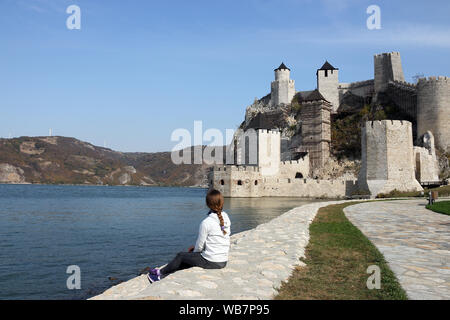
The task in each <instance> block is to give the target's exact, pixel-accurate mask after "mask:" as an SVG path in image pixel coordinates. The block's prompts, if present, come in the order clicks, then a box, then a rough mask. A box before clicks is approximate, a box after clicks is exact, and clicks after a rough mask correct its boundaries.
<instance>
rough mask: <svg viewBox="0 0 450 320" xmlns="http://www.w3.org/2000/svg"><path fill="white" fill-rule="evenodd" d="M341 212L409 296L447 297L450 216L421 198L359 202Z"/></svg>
mask: <svg viewBox="0 0 450 320" xmlns="http://www.w3.org/2000/svg"><path fill="white" fill-rule="evenodd" d="M344 212H345V214H346V216H347V218H348V219H349V220H350V221H351V222H352V223H353V224H354V225H355V226H357V227H358V228H359V229H360V230H361V231H362V232H363V233H364V234H365V235H366V236H367V237H368V238H369V239H370V240H371V241H372V243H373V244H374V245H376V246H377V248H378V249H379V250H380V252H382V253H383V255H384V257H385V258H386V260H387V261H388V263H389V266H390V268H391V270H392V271H393V272H394V273H395V275H396V276H397V278H398V279H399V281H400V284H401V286H402V287H403V288H404V289H405V291H406V293H407V294H408V297H409V298H410V299H450V216H447V215H444V214H439V213H435V212H432V211H430V210H427V209H426V208H425V200H399V201H389V202H384V201H380V202H369V203H362V204H358V205H354V206H349V207H347V208H345V209H344ZM381 276H383V275H381Z"/></svg>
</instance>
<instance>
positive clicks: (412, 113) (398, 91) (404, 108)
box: [384, 81, 417, 120]
mask: <svg viewBox="0 0 450 320" xmlns="http://www.w3.org/2000/svg"><path fill="white" fill-rule="evenodd" d="M384 94H385V95H386V96H387V97H388V98H389V101H392V102H394V103H395V105H396V106H397V107H398V108H399V109H400V111H401V112H402V113H403V114H406V115H408V116H409V117H410V118H411V119H413V120H416V117H417V88H416V85H414V84H411V83H408V82H404V81H403V82H401V81H389V83H388V85H387V88H386V91H385V92H384Z"/></svg>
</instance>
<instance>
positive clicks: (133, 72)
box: [0, 0, 450, 151]
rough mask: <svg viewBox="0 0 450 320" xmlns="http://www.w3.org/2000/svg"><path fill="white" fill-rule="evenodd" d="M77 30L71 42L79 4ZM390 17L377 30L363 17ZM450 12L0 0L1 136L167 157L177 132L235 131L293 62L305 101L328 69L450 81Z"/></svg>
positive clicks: (388, 6) (337, 3) (357, 76)
mask: <svg viewBox="0 0 450 320" xmlns="http://www.w3.org/2000/svg"><path fill="white" fill-rule="evenodd" d="M72 4H75V5H78V6H79V7H80V8H81V14H82V17H81V30H68V29H67V28H66V19H67V17H68V16H69V14H67V13H66V8H67V7H68V6H69V5H72ZM372 4H376V5H378V6H380V8H381V26H382V29H381V30H368V29H367V27H366V20H367V17H368V14H367V13H366V9H367V7H368V6H369V5H372ZM449 13H450V1H448V0H442V1H393V0H391V1H375V0H371V1H365V0H319V1H318V0H303V1H302V0H297V1H294V0H286V1H281V0H241V1H214V0H208V1H203V0H191V1H186V0H184V1H170V0H168V1H145V0H129V1H119V0H109V1H100V0H86V1H84V0H83V1H75V0H2V1H1V2H0V15H1V19H0V38H1V50H0V87H1V90H0V110H1V115H0V137H8V136H9V135H10V134H11V135H12V136H13V137H16V136H39V135H47V134H48V130H49V128H52V129H53V133H54V134H55V135H61V136H72V137H75V138H78V139H81V140H85V141H88V142H91V143H93V144H96V145H103V144H104V142H105V141H106V146H107V147H109V148H112V149H115V150H119V151H168V150H171V149H172V147H173V146H174V145H175V144H176V142H172V141H170V135H171V133H172V131H173V130H175V129H177V128H186V129H188V130H191V131H192V130H193V122H194V120H202V121H203V127H204V129H208V128H218V129H220V130H223V131H225V129H227V128H231V129H233V128H236V127H237V126H238V125H239V124H240V122H241V121H242V120H243V118H244V114H245V108H246V106H247V105H249V104H251V103H252V101H253V100H254V98H255V97H261V96H263V95H265V94H267V93H268V92H269V90H270V82H271V81H272V80H273V69H274V68H276V67H277V66H278V65H279V64H280V62H281V61H284V62H285V63H286V64H287V65H288V66H289V67H290V68H291V70H292V72H291V77H292V78H293V79H295V81H296V89H297V90H309V89H314V88H315V85H316V84H315V71H316V69H317V68H319V67H320V66H321V65H322V64H323V62H324V61H325V59H328V60H329V61H330V62H331V63H332V64H333V65H334V66H335V67H338V68H340V81H341V82H351V81H359V80H366V79H371V78H373V55H374V54H375V53H381V52H389V51H400V52H401V55H402V61H403V69H404V72H405V77H406V80H407V81H412V77H413V76H414V75H415V74H418V73H423V74H424V75H425V76H431V75H446V76H450V59H449V56H450V19H448V16H449Z"/></svg>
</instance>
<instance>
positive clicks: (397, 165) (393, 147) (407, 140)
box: [358, 120, 423, 197]
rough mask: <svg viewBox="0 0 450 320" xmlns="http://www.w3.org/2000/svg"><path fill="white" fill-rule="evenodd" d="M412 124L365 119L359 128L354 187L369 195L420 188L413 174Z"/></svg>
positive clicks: (419, 189) (420, 189) (399, 121)
mask: <svg viewBox="0 0 450 320" xmlns="http://www.w3.org/2000/svg"><path fill="white" fill-rule="evenodd" d="M414 161H415V158H414V150H413V137H412V124H411V122H409V121H401V120H395V121H394V120H382V121H369V122H366V123H365V126H364V127H363V128H362V135H361V170H360V172H359V177H358V186H359V189H360V190H361V191H368V192H370V194H371V196H372V197H375V196H377V195H378V194H380V193H389V192H391V191H393V190H398V191H422V190H423V189H422V187H421V186H420V184H419V182H418V181H417V180H416V177H415V170H414Z"/></svg>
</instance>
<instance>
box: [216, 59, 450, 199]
mask: <svg viewBox="0 0 450 320" xmlns="http://www.w3.org/2000/svg"><path fill="white" fill-rule="evenodd" d="M274 72H275V80H274V81H273V82H272V83H271V92H270V93H269V94H268V95H266V96H264V97H263V98H261V99H259V100H255V102H254V103H253V104H252V105H251V106H249V107H248V108H247V110H246V114H245V121H244V122H243V124H242V125H241V129H242V130H238V131H237V133H236V134H235V138H234V141H233V146H232V147H233V150H234V152H235V162H233V163H232V164H230V165H225V166H217V167H215V168H214V169H213V170H212V172H211V176H210V179H209V180H210V184H211V186H213V187H214V188H217V189H219V190H221V191H222V192H223V193H224V194H225V195H226V196H228V197H261V196H299V197H329V198H336V197H345V196H350V195H352V194H354V193H356V192H360V191H364V192H368V193H370V194H372V196H374V195H376V194H378V193H385V192H389V191H392V190H394V189H397V190H399V191H411V190H416V191H417V190H423V189H422V187H421V186H420V182H425V181H437V180H438V165H437V158H436V153H435V144H436V147H438V148H440V149H441V150H443V151H450V112H449V111H450V79H449V78H447V77H430V78H422V79H419V80H418V82H417V83H408V82H405V78H404V75H403V69H402V64H401V58H400V53H399V52H391V53H382V54H377V55H375V56H374V79H369V80H364V81H358V82H352V83H341V82H339V69H338V68H335V67H334V66H332V65H331V64H330V63H329V62H328V61H326V62H325V63H324V64H323V65H322V67H321V68H319V69H318V70H317V72H316V80H317V87H316V89H314V90H307V91H296V89H295V81H294V80H292V79H290V69H289V68H288V67H287V66H286V65H285V64H284V63H281V65H280V66H279V67H278V68H277V69H275V70H274ZM387 103H391V104H394V105H395V106H396V107H397V108H398V109H399V110H400V111H401V112H402V114H404V115H405V117H406V118H407V119H405V120H404V121H399V120H395V121H391V120H386V121H375V122H368V123H366V124H365V125H364V126H363V128H362V141H361V146H362V159H361V160H362V168H361V171H360V173H359V176H358V181H356V179H355V180H318V179H313V178H314V177H313V176H312V172H313V170H314V169H318V168H321V167H323V166H324V165H326V163H327V160H328V159H329V158H330V150H331V145H332V141H331V121H332V120H331V119H332V116H333V115H339V114H340V113H343V112H347V110H348V109H349V108H352V107H353V106H354V105H355V104H359V105H384V104H387ZM292 110H296V114H295V115H294V116H293V115H292V114H293V112H292ZM280 114H288V115H287V116H285V117H284V118H283V121H284V122H283V125H280V123H279V121H280ZM406 120H410V121H412V122H413V123H414V126H413V124H412V123H411V122H409V121H406ZM355 125H356V124H355ZM283 126H284V128H286V127H289V128H293V129H292V131H294V133H293V134H289V130H284V131H282V132H280V131H279V130H278V129H279V128H280V127H283ZM249 133H251V135H250V136H253V139H250V140H253V141H254V143H253V146H254V147H253V148H252V147H250V148H249V146H248V145H249V144H250V146H251V145H252V143H249V142H250V140H249V139H248V138H249ZM414 137H416V138H414ZM246 139H247V140H246ZM414 143H415V144H416V146H414ZM252 154H254V155H253V158H254V159H255V160H254V161H250V158H251V155H252ZM249 155H250V157H249Z"/></svg>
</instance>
